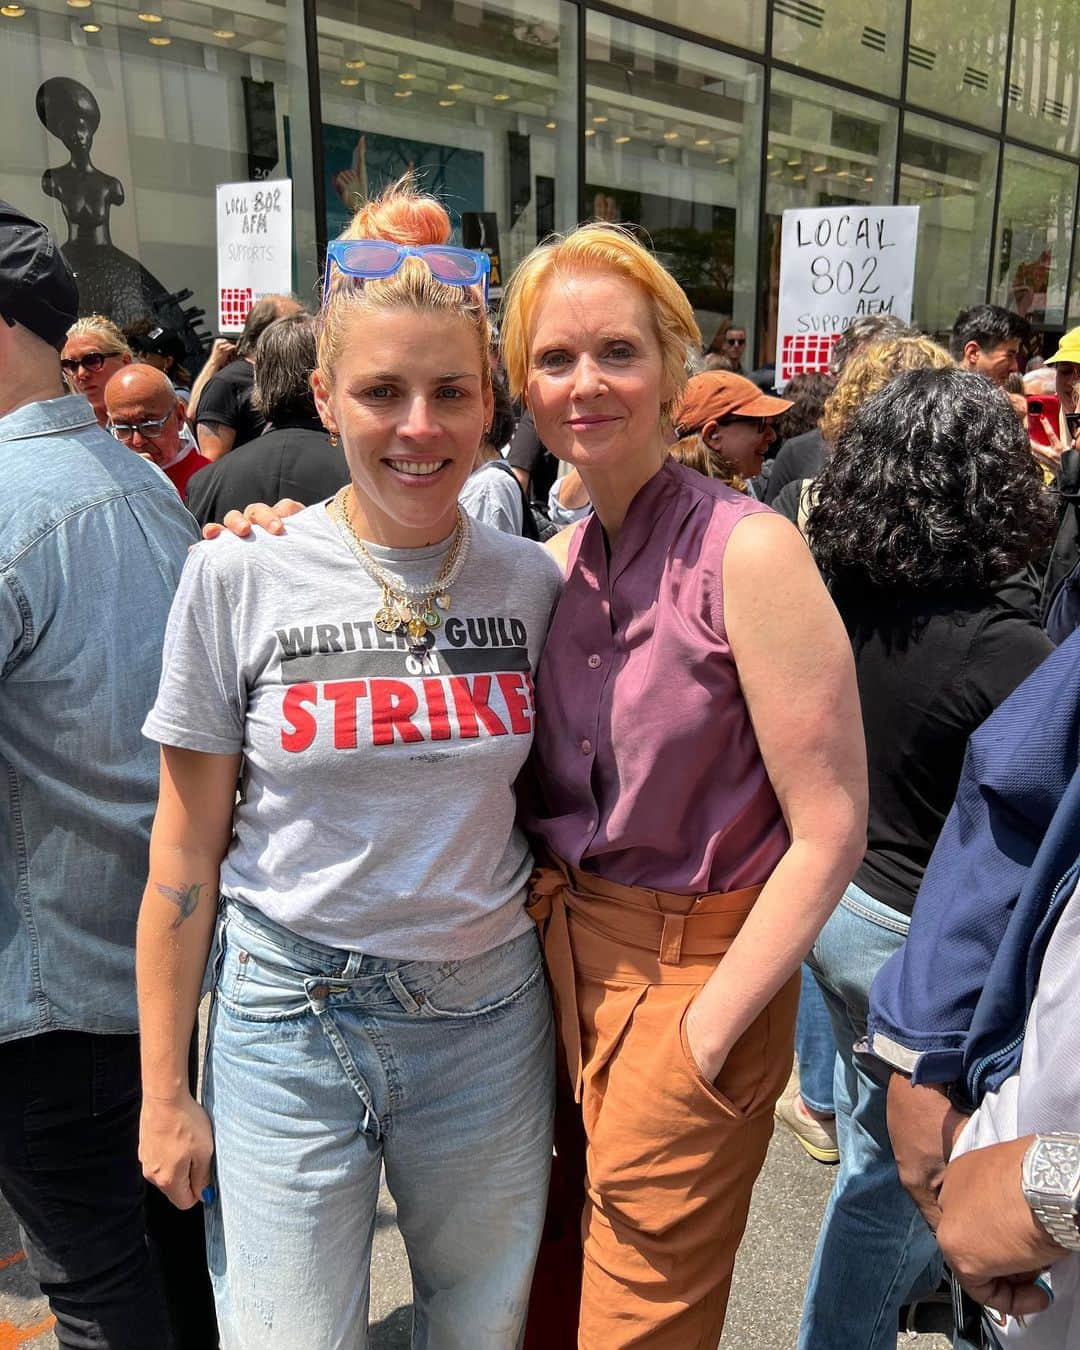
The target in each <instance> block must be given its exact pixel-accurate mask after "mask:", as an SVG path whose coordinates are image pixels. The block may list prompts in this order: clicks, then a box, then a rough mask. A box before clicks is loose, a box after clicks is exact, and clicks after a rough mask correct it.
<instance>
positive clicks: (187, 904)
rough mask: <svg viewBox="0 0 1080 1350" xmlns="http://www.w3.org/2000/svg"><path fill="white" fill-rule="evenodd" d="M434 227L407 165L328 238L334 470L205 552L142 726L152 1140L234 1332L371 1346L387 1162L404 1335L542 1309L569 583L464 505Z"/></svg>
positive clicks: (159, 1172) (469, 271)
mask: <svg viewBox="0 0 1080 1350" xmlns="http://www.w3.org/2000/svg"><path fill="white" fill-rule="evenodd" d="M449 237H450V221H449V218H448V217H447V215H446V212H445V211H444V210H443V208H442V207H441V206H440V205H439V204H438V203H437V202H436V201H435V200H434V199H432V198H430V197H426V196H423V195H422V194H420V193H418V192H417V191H416V190H415V189H414V188H413V187H412V186H411V185H410V184H409V183H408V182H407V181H405V182H403V183H401V184H399V185H398V186H397V187H395V188H393V189H390V190H389V191H388V192H387V193H386V194H384V196H383V197H382V198H380V199H379V200H378V201H376V202H374V203H372V204H370V205H369V206H367V207H365V208H364V209H362V210H361V211H360V212H359V213H358V215H357V217H356V219H355V220H354V222H353V224H352V226H351V227H350V229H349V231H348V232H347V234H346V236H345V237H343V239H342V240H340V241H336V242H335V243H334V244H332V245H331V246H330V250H329V258H328V263H327V268H328V274H327V287H326V294H325V298H324V302H323V307H322V312H321V316H320V325H321V327H320V332H319V337H318V366H317V369H316V371H315V374H314V376H313V378H312V385H313V390H314V394H315V401H316V405H317V407H318V410H319V415H320V417H321V419H322V421H323V423H324V425H325V426H326V428H327V430H328V431H329V432H330V433H331V438H332V440H333V441H334V442H335V443H336V442H337V440H338V439H339V438H340V442H341V445H342V450H343V453H344V457H345V462H346V466H347V469H348V473H349V482H348V484H347V485H346V486H345V487H344V488H343V489H342V490H341V492H340V493H338V494H337V495H336V496H335V497H333V498H332V499H331V500H330V501H329V502H322V503H319V504H318V505H315V506H311V507H310V508H308V509H306V510H304V511H302V512H301V513H300V514H299V515H297V516H296V517H295V518H294V519H293V520H292V521H290V524H289V531H288V534H287V536H286V537H285V538H283V539H280V540H275V539H273V538H271V537H270V536H268V535H265V534H263V535H259V536H258V537H256V538H253V539H247V540H241V539H236V538H232V537H230V536H226V539H225V542H224V543H221V544H215V545H212V546H211V545H207V544H204V545H201V546H199V547H197V548H196V549H194V550H193V551H192V553H191V555H190V557H189V560H188V563H187V565H186V567H185V570H184V575H183V578H182V580H181V583H180V588H179V590H178V593H177V597H176V602H175V605H174V608H173V611H172V615H171V618H170V622H169V628H168V632H167V636H166V649H165V655H164V662H163V670H162V677H161V686H160V690H159V693H158V698H157V702H156V704H155V706H154V708H153V709H152V710H151V712H150V715H149V717H148V718H147V722H146V725H145V728H144V730H145V732H146V734H147V735H148V736H150V737H151V738H152V739H154V740H157V741H159V742H160V743H161V745H162V764H161V788H160V797H159V802H158V811H157V816H156V818H155V821H154V827H153V834H152V838H151V848H150V875H149V879H148V882H147V887H146V893H145V897H144V900H143V906H142V911H141V915H140V920H139V932H138V943H137V975H138V983H139V1011H140V1025H141V1034H142V1055H143V1086H144V1102H143V1111H142V1124H141V1140H140V1156H141V1158H142V1162H143V1168H144V1171H145V1173H146V1175H147V1176H148V1177H149V1178H150V1180H152V1181H153V1182H155V1183H156V1184H157V1185H158V1186H159V1187H161V1188H162V1190H164V1191H165V1193H166V1194H167V1195H168V1196H169V1198H170V1199H171V1200H172V1201H173V1202H174V1203H175V1204H176V1205H178V1206H180V1207H181V1208H188V1207H190V1206H192V1205H194V1204H197V1203H198V1202H199V1201H200V1199H201V1200H202V1202H203V1203H204V1204H205V1205H206V1221H207V1242H208V1252H209V1265H210V1270H211V1275H212V1279H213V1283H214V1292H215V1298H216V1301H217V1307H218V1317H219V1322H220V1326H221V1339H222V1346H223V1347H224V1350H298V1348H299V1347H311V1348H312V1350H356V1348H357V1347H362V1346H363V1345H365V1344H366V1341H367V1311H368V1288H369V1263H370V1255H371V1242H372V1234H373V1232H374V1228H375V1222H376V1203H377V1198H378V1193H379V1177H380V1170H381V1168H383V1167H384V1168H385V1173H386V1178H387V1183H388V1185H389V1188H390V1191H391V1193H392V1194H393V1196H394V1198H395V1200H396V1202H397V1218H398V1224H399V1226H400V1228H401V1231H402V1234H403V1236H404V1239H405V1244H406V1247H407V1249H408V1253H409V1262H410V1266H411V1269H412V1275H413V1284H414V1330H413V1340H412V1344H413V1345H414V1346H415V1347H420V1348H423V1347H431V1350H511V1348H512V1347H514V1346H515V1345H517V1344H518V1342H519V1338H520V1336H521V1334H522V1329H523V1326H524V1321H525V1314H526V1308H527V1300H528V1293H529V1286H530V1280H531V1275H532V1267H533V1263H534V1261H535V1257H536V1251H537V1247H538V1245H539V1241H540V1234H541V1228H542V1224H543V1217H544V1206H545V1197H546V1191H547V1179H548V1171H549V1167H550V1161H551V1138H552V1135H551V1129H552V1111H553V1087H554V1057H553V1054H552V1044H553V1040H552V1023H551V1010H550V1003H549V998H548V993H547V988H546V984H545V981H544V976H543V968H542V963H541V955H540V948H539V942H538V939H537V934H536V931H535V929H534V927H533V925H532V924H531V923H530V922H529V920H528V918H527V916H526V913H525V908H524V899H525V894H526V883H527V880H528V877H529V873H530V870H531V865H532V864H531V857H530V853H529V848H528V844H527V842H526V839H525V837H524V835H523V834H522V832H521V831H520V829H518V828H517V826H516V824H515V798H514V782H515V779H516V778H517V775H518V773H519V771H520V769H521V767H522V765H523V764H524V762H525V759H526V757H527V755H528V753H529V749H530V747H531V744H532V731H533V692H532V691H533V685H532V676H533V675H534V674H535V672H536V669H537V662H538V659H539V655H540V651H541V648H542V646H543V641H544V634H545V630H546V627H547V621H548V617H549V615H550V612H551V608H552V605H553V603H554V599H555V595H556V592H557V590H558V586H559V580H560V577H559V569H558V567H557V565H556V564H555V562H554V561H553V560H552V559H551V558H550V557H549V556H548V555H547V554H545V553H544V552H543V551H542V550H541V549H539V548H538V547H537V546H536V545H535V544H532V543H529V542H528V541H526V540H523V539H519V538H515V537H512V536H510V535H507V534H503V533H500V532H499V531H497V530H495V529H493V528H490V527H488V526H485V525H482V524H478V523H472V524H470V522H469V520H468V518H467V517H466V516H465V515H464V513H463V512H462V511H461V510H460V509H459V507H458V503H457V499H458V494H459V492H460V491H461V488H462V485H463V484H464V482H465V480H466V478H467V477H468V475H469V473H470V472H471V470H472V468H473V464H474V462H475V459H476V453H477V449H478V447H479V445H480V444H481V442H482V441H483V439H484V436H485V432H486V429H487V427H488V424H489V422H490V419H491V415H492V391H491V378H490V368H489V364H488V346H489V342H490V332H489V326H488V320H487V315H486V310H485V304H484V295H483V293H482V285H483V272H484V269H485V267H486V263H487V260H486V258H484V256H483V255H482V254H475V253H469V252H468V251H467V250H464V249H454V248H451V247H449V245H448V242H447V241H448V240H449ZM238 777H239V780H240V785H241V792H240V800H239V804H235V803H236V784H237V778H238ZM219 895H220V907H219ZM215 925H216V941H215V942H214V949H213V956H212V959H211V968H212V975H213V987H214V1001H213V1007H212V1011H211V1014H210V1030H209V1044H208V1049H207V1061H206V1087H205V1110H204V1109H203V1107H202V1106H200V1105H199V1104H198V1103H197V1102H195V1101H194V1100H193V1098H192V1096H191V1094H190V1093H189V1092H188V1089H187V1075H186V1068H185V1063H186V1049H187V1044H188V1040H189V1037H190V1035H191V1029H192V1026H193V1023H194V1018H195V1014H196V1009H197V1005H198V1001H199V991H200V984H201V981H202V977H203V970H204V967H205V966H206V963H207V956H208V953H209V952H210V948H211V939H212V937H213V935H214V933H215Z"/></svg>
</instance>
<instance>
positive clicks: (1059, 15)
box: [1008, 0, 1080, 156]
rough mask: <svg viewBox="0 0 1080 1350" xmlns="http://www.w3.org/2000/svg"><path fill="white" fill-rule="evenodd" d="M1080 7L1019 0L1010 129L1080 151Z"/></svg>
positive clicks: (1062, 1) (1049, 145)
mask: <svg viewBox="0 0 1080 1350" xmlns="http://www.w3.org/2000/svg"><path fill="white" fill-rule="evenodd" d="M1078 70H1080V9H1077V8H1076V6H1075V5H1074V4H1072V3H1071V0H1016V19H1015V28H1014V32H1013V50H1012V65H1011V67H1010V70H1009V89H1008V96H1009V118H1008V132H1009V135H1010V136H1015V137H1016V138H1017V140H1023V141H1030V142H1031V143H1032V144H1033V145H1041V146H1043V147H1045V149H1047V150H1056V151H1058V152H1059V153H1060V154H1064V155H1073V156H1075V155H1077V154H1080V83H1078V81H1080V75H1078Z"/></svg>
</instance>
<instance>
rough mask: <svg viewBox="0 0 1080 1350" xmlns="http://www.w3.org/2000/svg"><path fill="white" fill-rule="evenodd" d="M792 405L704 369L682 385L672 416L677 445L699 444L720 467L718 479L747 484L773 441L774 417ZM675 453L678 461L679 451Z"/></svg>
mask: <svg viewBox="0 0 1080 1350" xmlns="http://www.w3.org/2000/svg"><path fill="white" fill-rule="evenodd" d="M790 407H791V400H790V399H786V398H773V397H772V396H771V395H769V394H763V393H762V392H761V390H760V389H759V388H758V387H757V385H756V384H754V383H753V382H752V381H751V380H748V379H746V377H745V376H743V375H735V374H734V373H732V372H731V371H726V370H707V371H704V372H703V373H702V374H700V375H695V376H694V377H693V379H691V380H690V382H689V383H688V384H687V386H686V392H685V393H684V394H683V397H682V402H681V403H680V405H679V411H678V413H677V415H676V418H675V435H676V437H677V438H678V439H677V443H676V444H677V446H683V447H684V451H683V453H685V452H686V450H688V449H689V446H687V444H686V443H687V442H689V441H691V440H697V441H699V442H700V446H701V448H702V449H703V450H704V451H705V452H706V453H707V455H708V457H709V459H710V460H712V461H714V462H716V463H717V467H719V468H720V469H721V473H720V474H719V475H718V476H720V477H724V476H725V475H726V476H728V478H729V481H730V476H731V474H733V473H734V474H737V475H738V476H739V478H741V479H742V480H743V482H744V483H746V484H747V485H749V483H750V481H751V479H753V478H755V477H756V476H757V475H758V474H759V473H760V472H761V466H762V464H763V463H764V462H765V456H766V454H767V453H768V449H769V446H770V445H772V443H773V442H774V441H775V440H776V419H777V418H778V417H780V415H781V414H782V413H785V412H787V410H788V409H789V408H790ZM676 455H677V457H678V458H682V454H680V453H679V451H678V449H676ZM750 495H751V496H753V495H754V494H753V493H752V492H751V494H750Z"/></svg>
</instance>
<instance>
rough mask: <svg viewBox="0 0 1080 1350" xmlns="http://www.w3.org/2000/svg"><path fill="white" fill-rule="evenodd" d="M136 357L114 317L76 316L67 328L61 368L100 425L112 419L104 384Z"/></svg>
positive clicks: (61, 356)
mask: <svg viewBox="0 0 1080 1350" xmlns="http://www.w3.org/2000/svg"><path fill="white" fill-rule="evenodd" d="M132 360H133V357H132V354H131V348H130V347H129V346H128V345H127V343H126V342H125V341H124V335H123V333H121V332H120V329H119V328H117V326H116V324H114V323H113V321H112V320H111V319H106V318H105V316H104V315H103V314H91V315H89V316H88V317H87V318H85V319H76V320H75V322H74V323H73V324H72V325H71V327H70V328H69V329H68V335H67V341H66V342H65V343H64V350H63V351H62V352H61V353H60V367H61V369H62V370H63V372H64V375H65V376H66V378H67V382H68V384H69V385H70V386H71V388H72V390H73V391H74V392H75V393H76V394H84V395H85V396H86V398H87V399H89V401H90V406H91V408H93V410H94V416H95V417H96V418H97V422H98V426H100V427H104V426H105V425H106V424H107V423H108V420H109V413H108V409H107V408H106V407H105V386H106V385H107V384H108V383H109V381H110V380H111V379H112V377H113V376H114V375H115V374H116V372H117V371H118V370H120V369H121V368H122V367H123V366H127V365H130V364H131V362H132Z"/></svg>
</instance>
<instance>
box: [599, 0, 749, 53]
mask: <svg viewBox="0 0 1080 1350" xmlns="http://www.w3.org/2000/svg"><path fill="white" fill-rule="evenodd" d="M613 3H614V5H615V7H616V8H618V9H625V10H628V11H629V12H631V13H633V14H640V15H642V16H643V17H644V18H648V19H661V20H662V21H663V22H664V23H666V24H669V25H672V26H674V27H676V28H684V29H686V30H687V31H688V32H690V33H698V34H700V35H701V36H703V37H711V38H718V39H719V40H720V41H721V42H725V43H727V44H728V45H729V46H733V47H745V48H746V49H747V50H748V51H753V52H760V51H764V49H765V11H766V8H767V0H706V3H705V4H702V3H701V0H613Z"/></svg>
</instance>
